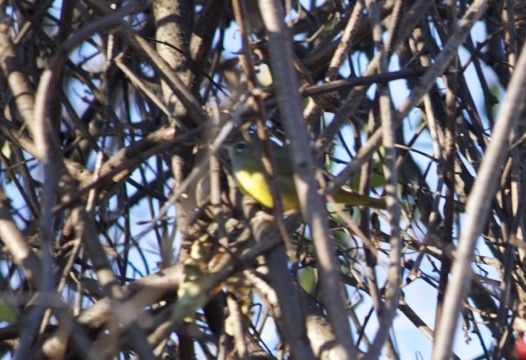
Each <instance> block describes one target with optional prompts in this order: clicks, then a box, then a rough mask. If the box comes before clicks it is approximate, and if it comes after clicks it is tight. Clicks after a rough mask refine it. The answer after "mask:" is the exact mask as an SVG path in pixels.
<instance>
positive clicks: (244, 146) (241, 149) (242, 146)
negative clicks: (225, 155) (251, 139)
mask: <svg viewBox="0 0 526 360" xmlns="http://www.w3.org/2000/svg"><path fill="white" fill-rule="evenodd" d="M247 147H248V145H247V143H245V142H238V143H237V144H235V145H234V150H235V151H236V153H237V154H242V153H244V152H245V151H246V150H247Z"/></svg>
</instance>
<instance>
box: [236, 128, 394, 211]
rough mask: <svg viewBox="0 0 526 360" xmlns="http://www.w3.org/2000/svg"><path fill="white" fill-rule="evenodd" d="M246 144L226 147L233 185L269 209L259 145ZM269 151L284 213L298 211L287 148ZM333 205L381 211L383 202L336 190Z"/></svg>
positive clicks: (275, 146) (238, 141)
mask: <svg viewBox="0 0 526 360" xmlns="http://www.w3.org/2000/svg"><path fill="white" fill-rule="evenodd" d="M252 137H253V138H252V140H251V141H250V142H247V141H246V140H245V139H244V138H242V137H240V138H236V139H235V140H234V141H233V142H232V143H231V144H229V145H228V146H227V150H228V155H229V157H230V161H231V164H232V170H233V174H234V178H235V180H236V183H237V185H238V187H239V189H240V190H241V192H242V193H243V194H245V195H248V196H250V197H252V198H254V199H255V200H256V201H257V202H258V203H260V204H261V205H263V206H265V207H267V208H269V209H272V208H273V207H274V197H273V196H272V191H271V189H270V185H269V184H268V182H267V179H266V176H265V170H264V167H263V163H262V162H261V154H262V152H263V147H262V144H261V143H260V142H259V141H258V140H257V139H255V138H254V136H252ZM271 144H272V146H271V147H272V152H273V155H274V160H275V167H276V168H275V172H276V180H277V184H278V187H279V190H280V193H281V199H282V206H283V210H284V211H289V210H296V209H299V208H300V201H299V198H298V193H297V191H296V186H295V184H294V177H293V174H294V172H293V168H292V163H291V161H290V158H289V154H290V151H289V149H288V147H287V146H280V145H278V144H276V143H275V142H272V141H271ZM332 199H333V200H334V202H335V203H340V204H346V205H350V206H366V207H371V208H376V209H385V207H386V203H385V199H383V198H371V197H369V196H365V195H360V194H356V193H353V192H348V191H345V190H343V189H339V190H338V191H336V192H335V193H334V194H333V195H332Z"/></svg>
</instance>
